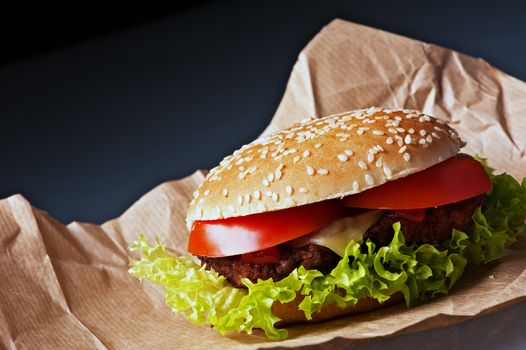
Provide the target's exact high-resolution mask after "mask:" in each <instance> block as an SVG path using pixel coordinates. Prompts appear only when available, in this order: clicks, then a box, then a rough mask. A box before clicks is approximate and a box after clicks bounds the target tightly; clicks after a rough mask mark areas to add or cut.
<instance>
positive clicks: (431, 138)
mask: <svg viewBox="0 0 526 350" xmlns="http://www.w3.org/2000/svg"><path fill="white" fill-rule="evenodd" d="M426 141H427V142H429V143H431V142H433V136H431V135H427V137H426Z"/></svg>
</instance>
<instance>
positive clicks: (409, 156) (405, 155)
mask: <svg viewBox="0 0 526 350" xmlns="http://www.w3.org/2000/svg"><path fill="white" fill-rule="evenodd" d="M409 159H411V155H410V154H409V153H407V152H406V153H404V160H405V161H406V162H408V161H409Z"/></svg>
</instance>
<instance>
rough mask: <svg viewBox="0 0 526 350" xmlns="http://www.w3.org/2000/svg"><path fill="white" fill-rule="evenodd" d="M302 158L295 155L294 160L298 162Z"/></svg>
mask: <svg viewBox="0 0 526 350" xmlns="http://www.w3.org/2000/svg"><path fill="white" fill-rule="evenodd" d="M299 160H300V156H295V157H294V159H293V160H292V161H293V162H294V163H297V162H298V161H299Z"/></svg>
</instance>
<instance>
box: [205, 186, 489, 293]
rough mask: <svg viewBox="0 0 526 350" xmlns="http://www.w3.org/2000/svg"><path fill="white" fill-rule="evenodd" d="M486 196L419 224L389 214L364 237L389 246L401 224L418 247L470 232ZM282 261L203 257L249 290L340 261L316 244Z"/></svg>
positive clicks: (430, 214)
mask: <svg viewBox="0 0 526 350" xmlns="http://www.w3.org/2000/svg"><path fill="white" fill-rule="evenodd" d="M484 199H485V195H480V196H477V197H474V198H470V199H467V200H464V201H461V202H458V203H452V204H448V205H444V206H440V207H436V208H428V209H426V216H425V219H424V221H423V222H421V223H415V222H411V221H407V220H403V219H400V218H398V217H397V216H396V211H385V212H384V214H383V215H382V217H380V219H378V221H377V222H376V223H375V224H373V225H372V226H371V227H370V228H369V229H368V230H367V231H366V232H365V234H364V239H370V240H372V241H373V242H375V243H376V244H377V245H379V246H384V245H387V244H389V243H390V242H391V240H392V239H393V234H394V232H393V224H394V223H395V222H398V221H400V224H401V229H402V232H403V234H404V237H405V240H406V243H408V244H412V243H415V244H417V245H420V244H424V243H431V244H437V243H439V242H441V241H443V240H446V239H448V238H449V237H451V231H452V229H453V228H456V229H458V230H466V229H467V228H469V226H470V225H471V224H472V219H471V217H472V215H473V212H474V211H475V209H476V208H477V207H479V206H481V205H483V204H484ZM279 247H280V252H281V254H280V261H279V263H277V264H254V263H250V262H247V261H245V260H243V258H242V257H241V255H234V256H227V257H221V258H211V257H204V256H200V257H199V259H200V260H201V261H202V262H203V263H204V264H205V267H206V268H207V269H209V270H210V269H213V270H215V271H216V272H217V273H219V274H220V275H222V276H225V277H226V279H227V280H228V281H230V282H231V283H232V284H233V285H234V286H236V287H238V288H246V287H245V285H244V284H242V283H241V279H242V278H245V277H246V278H248V279H249V280H250V281H252V282H256V281H257V279H258V278H260V279H268V278H272V279H273V280H274V281H279V280H281V279H283V278H285V277H287V276H288V275H289V274H290V273H291V272H292V271H293V270H294V269H295V268H297V267H299V266H301V265H303V266H304V267H305V268H306V269H317V270H319V271H321V272H322V273H328V272H330V271H331V270H332V269H333V268H334V267H335V266H336V265H337V264H338V261H339V260H340V257H339V256H338V255H337V254H336V253H334V252H333V251H332V250H330V249H328V248H326V247H322V246H319V245H315V244H310V243H309V244H306V245H303V246H300V247H294V246H292V245H288V244H282V245H280V246H279Z"/></svg>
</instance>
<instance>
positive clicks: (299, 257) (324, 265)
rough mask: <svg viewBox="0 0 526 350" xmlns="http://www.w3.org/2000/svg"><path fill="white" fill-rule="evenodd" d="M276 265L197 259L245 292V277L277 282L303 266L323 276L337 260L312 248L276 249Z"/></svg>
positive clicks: (238, 257) (236, 259)
mask: <svg viewBox="0 0 526 350" xmlns="http://www.w3.org/2000/svg"><path fill="white" fill-rule="evenodd" d="M280 253H281V254H280V261H279V263H277V264H253V263H249V262H247V261H245V260H243V258H242V257H241V255H234V256H227V257H223V258H209V257H204V256H200V257H199V259H201V261H202V262H203V263H204V264H205V266H206V268H207V269H208V270H209V269H214V270H215V271H216V272H217V273H218V274H220V275H222V276H225V277H226V278H227V280H228V281H230V282H231V283H232V284H233V285H234V286H236V287H241V288H246V287H245V285H244V284H242V283H241V279H242V278H244V277H246V278H248V279H249V280H251V281H252V282H256V281H257V279H258V278H261V279H268V278H271V277H272V279H273V280H274V281H279V280H281V279H283V278H285V277H287V276H288V275H289V274H290V273H291V272H292V271H293V270H294V269H295V268H296V267H299V266H301V265H303V267H305V268H306V269H317V270H319V271H321V272H323V273H328V272H330V271H331V270H332V269H333V268H334V267H335V266H336V264H337V263H338V261H339V260H340V257H339V256H338V255H337V254H336V253H334V252H333V251H332V250H330V249H329V248H326V247H322V246H319V245H315V244H307V245H304V246H301V247H289V246H287V245H281V246H280Z"/></svg>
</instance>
